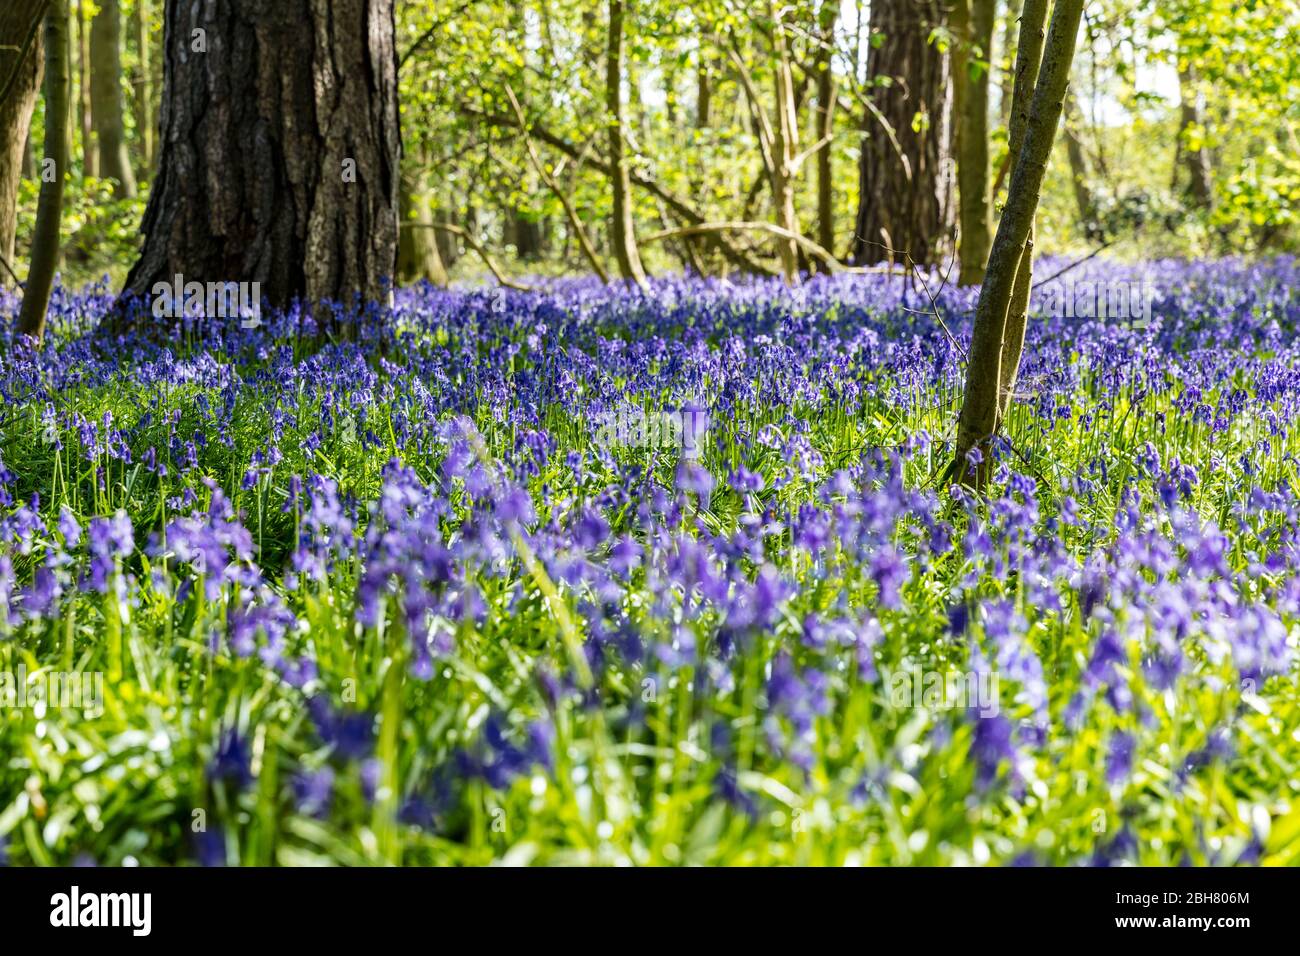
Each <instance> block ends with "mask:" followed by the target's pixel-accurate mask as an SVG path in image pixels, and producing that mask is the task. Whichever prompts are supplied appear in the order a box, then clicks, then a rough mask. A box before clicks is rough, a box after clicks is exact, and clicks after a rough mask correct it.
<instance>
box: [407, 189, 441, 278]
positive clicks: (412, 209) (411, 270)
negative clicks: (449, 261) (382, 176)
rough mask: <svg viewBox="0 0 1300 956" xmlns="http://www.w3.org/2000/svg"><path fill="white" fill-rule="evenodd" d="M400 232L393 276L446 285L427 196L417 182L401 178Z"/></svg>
mask: <svg viewBox="0 0 1300 956" xmlns="http://www.w3.org/2000/svg"><path fill="white" fill-rule="evenodd" d="M401 202H402V231H401V234H400V236H399V242H398V247H397V275H398V277H399V278H400V279H401V280H402V281H403V282H407V283H410V282H419V281H420V280H422V279H427V280H428V281H429V282H432V283H433V284H434V285H436V286H446V285H447V269H446V267H445V266H444V265H443V262H442V256H441V255H440V254H439V251H438V237H437V235H436V232H437V230H435V229H434V228H433V216H432V215H431V214H430V213H429V199H428V197H427V196H426V195H425V194H424V190H423V189H421V188H420V184H419V183H418V182H416V183H413V184H410V185H408V182H407V178H406V177H405V176H404V177H402V193H401Z"/></svg>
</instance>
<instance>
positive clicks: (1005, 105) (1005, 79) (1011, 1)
mask: <svg viewBox="0 0 1300 956" xmlns="http://www.w3.org/2000/svg"><path fill="white" fill-rule="evenodd" d="M1023 7H1024V0H1006V12H1005V13H1004V14H1003V20H1002V50H1001V52H1000V53H999V54H998V56H999V59H1000V60H1001V61H1002V62H1003V63H1005V64H1006V68H1005V69H1004V70H1003V71H1002V76H1001V78H1000V82H1001V89H1000V93H999V95H998V116H999V117H1000V119H1001V122H1002V125H1003V126H1006V125H1007V124H1008V123H1009V122H1010V120H1011V90H1012V87H1014V86H1015V83H1016V55H1017V50H1016V35H1017V34H1018V33H1019V31H1020V12H1021V9H1022V8H1023Z"/></svg>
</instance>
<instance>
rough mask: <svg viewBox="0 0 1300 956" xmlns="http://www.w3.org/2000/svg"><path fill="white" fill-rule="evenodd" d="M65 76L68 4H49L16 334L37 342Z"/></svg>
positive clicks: (55, 215)
mask: <svg viewBox="0 0 1300 956" xmlns="http://www.w3.org/2000/svg"><path fill="white" fill-rule="evenodd" d="M68 71H69V64H68V4H67V0H51V3H50V5H49V7H48V8H47V9H46V13H45V160H44V162H43V163H42V164H41V165H42V169H41V176H42V179H41V195H40V199H39V200H38V201H37V205H36V228H35V230H34V232H33V234H32V260H31V266H30V268H29V269H28V270H27V287H26V289H25V291H24V293H23V304H22V308H21V310H20V311H19V313H18V331H19V332H20V333H21V334H23V335H30V336H32V337H33V338H35V339H36V340H37V341H39V340H40V339H41V338H43V337H44V335H45V314H46V312H48V311H49V307H50V291H51V290H52V289H53V288H54V272H55V270H56V269H57V268H58V265H59V238H60V224H61V222H62V219H63V177H64V176H65V175H66V174H67V169H68V85H69V77H68Z"/></svg>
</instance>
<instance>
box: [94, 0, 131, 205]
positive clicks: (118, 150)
mask: <svg viewBox="0 0 1300 956" xmlns="http://www.w3.org/2000/svg"><path fill="white" fill-rule="evenodd" d="M98 2H99V12H98V13H97V14H95V19H94V20H93V21H92V22H91V24H90V56H91V74H90V112H91V116H92V118H93V120H94V124H95V133H96V135H97V136H98V142H99V171H100V174H101V175H102V176H103V177H104V178H105V179H111V180H113V195H114V196H116V197H117V198H118V199H126V198H130V197H133V196H134V195H135V173H134V172H132V170H131V157H130V156H128V155H127V152H126V126H125V124H124V123H123V120H122V9H121V6H120V5H119V0H98Z"/></svg>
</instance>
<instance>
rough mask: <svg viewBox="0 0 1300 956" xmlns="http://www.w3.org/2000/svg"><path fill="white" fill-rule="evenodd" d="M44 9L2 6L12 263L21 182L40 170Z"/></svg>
mask: <svg viewBox="0 0 1300 956" xmlns="http://www.w3.org/2000/svg"><path fill="white" fill-rule="evenodd" d="M6 2H7V3H8V0H6ZM44 7H45V0H15V2H14V3H13V5H6V6H4V7H3V8H0V95H3V99H0V258H3V259H4V261H5V262H7V263H9V265H10V266H12V265H13V262H14V233H15V231H16V229H17V223H18V181H19V180H20V179H21V178H22V176H24V175H27V176H30V175H32V173H33V172H34V171H35V169H34V167H35V164H34V163H33V162H32V157H31V149H30V142H31V125H32V111H33V110H34V109H35V107H36V94H37V91H38V90H39V89H40V85H41V63H42V56H43V47H42V43H41V12H42V10H43V9H44ZM6 88H7V92H5V90H6ZM9 280H10V276H9V272H8V270H6V269H5V268H4V267H3V266H0V285H7V284H8V283H9Z"/></svg>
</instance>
